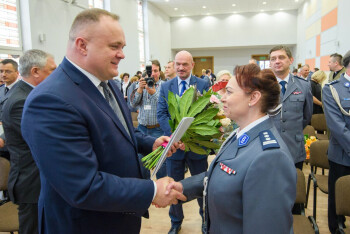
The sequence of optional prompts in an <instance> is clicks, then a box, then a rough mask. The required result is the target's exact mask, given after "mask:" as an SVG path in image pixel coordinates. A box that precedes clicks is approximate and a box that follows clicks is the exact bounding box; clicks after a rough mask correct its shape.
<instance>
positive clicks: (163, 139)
mask: <svg viewBox="0 0 350 234" xmlns="http://www.w3.org/2000/svg"><path fill="white" fill-rule="evenodd" d="M169 141H170V137H168V136H161V137H159V138H157V139H156V140H155V141H154V144H153V148H152V150H153V151H154V150H156V149H157V148H158V147H159V146H161V145H162V144H163V143H164V142H169ZM179 148H180V149H184V148H185V146H184V144H183V143H182V142H181V141H179V142H175V143H174V144H173V145H172V146H171V148H170V150H169V151H168V154H167V156H168V157H170V156H171V155H172V154H173V153H175V152H176V150H177V149H179Z"/></svg>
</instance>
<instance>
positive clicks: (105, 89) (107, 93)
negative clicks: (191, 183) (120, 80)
mask: <svg viewBox="0 0 350 234" xmlns="http://www.w3.org/2000/svg"><path fill="white" fill-rule="evenodd" d="M100 86H101V87H102V88H103V93H104V95H105V99H106V100H107V102H108V104H109V105H110V106H111V107H112V109H113V111H114V113H116V115H117V117H118V119H119V120H120V122H121V123H122V125H123V127H124V128H125V130H126V132H127V133H128V134H129V136H130V132H129V129H128V126H127V125H126V122H125V119H124V116H123V113H122V111H121V110H120V107H119V104H118V103H117V101H116V100H115V98H114V96H113V94H112V92H111V91H110V89H109V87H108V85H107V84H106V83H105V82H101V84H100Z"/></svg>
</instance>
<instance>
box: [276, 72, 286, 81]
mask: <svg viewBox="0 0 350 234" xmlns="http://www.w3.org/2000/svg"><path fill="white" fill-rule="evenodd" d="M276 78H277V81H278V83H279V82H281V81H282V80H284V81H285V82H287V84H288V82H289V73H288V75H287V76H286V77H284V79H281V78H279V77H277V76H276Z"/></svg>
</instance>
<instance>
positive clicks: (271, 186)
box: [181, 119, 297, 233]
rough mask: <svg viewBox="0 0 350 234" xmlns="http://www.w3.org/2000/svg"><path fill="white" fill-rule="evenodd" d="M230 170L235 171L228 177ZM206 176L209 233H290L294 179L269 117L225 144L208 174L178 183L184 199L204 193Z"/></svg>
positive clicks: (286, 152)
mask: <svg viewBox="0 0 350 234" xmlns="http://www.w3.org/2000/svg"><path fill="white" fill-rule="evenodd" d="M225 168H226V171H225ZM229 169H232V170H234V172H233V171H232V173H231V174H229ZM205 176H208V186H207V194H208V195H207V196H206V199H205V202H206V207H207V209H206V210H205V211H206V212H205V217H206V222H207V224H208V226H209V227H208V228H209V232H210V233H290V232H292V224H293V218H292V212H291V210H292V207H293V204H294V201H295V196H296V179H297V175H296V170H295V167H294V164H293V161H292V158H291V155H290V153H289V151H288V148H287V146H286V145H285V143H284V142H283V140H282V139H281V137H280V135H279V134H278V132H277V130H276V128H275V127H274V126H273V123H272V121H271V120H270V119H267V120H265V121H263V122H262V123H260V124H258V125H257V126H255V127H253V128H252V129H251V130H249V131H248V132H247V133H245V134H243V135H242V136H241V137H240V138H239V139H237V140H235V141H232V140H229V141H228V142H227V143H226V145H224V146H223V148H222V149H221V151H220V152H219V154H218V155H217V157H216V158H215V159H214V161H213V162H212V163H211V165H210V167H209V170H208V172H205V173H202V174H199V175H196V176H192V177H190V178H187V179H185V180H183V181H181V183H182V184H183V187H184V195H185V196H186V197H187V199H188V200H193V199H195V198H198V197H201V196H202V195H203V193H202V192H203V190H204V186H203V179H204V177H205Z"/></svg>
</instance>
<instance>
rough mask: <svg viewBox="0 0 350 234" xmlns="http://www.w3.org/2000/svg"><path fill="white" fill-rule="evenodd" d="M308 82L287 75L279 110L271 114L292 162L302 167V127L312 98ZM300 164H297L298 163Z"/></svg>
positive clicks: (309, 117) (310, 109) (307, 116)
mask: <svg viewBox="0 0 350 234" xmlns="http://www.w3.org/2000/svg"><path fill="white" fill-rule="evenodd" d="M310 90H311V89H310V82H307V81H306V80H304V79H302V78H299V77H296V76H293V75H289V81H288V84H287V89H286V91H285V94H284V95H283V93H282V92H281V96H280V103H281V104H282V107H281V110H280V111H279V112H278V113H277V114H275V115H271V118H272V119H273V122H274V124H275V126H276V128H277V130H278V132H279V134H280V135H281V137H282V139H283V140H284V142H285V143H286V145H287V146H288V149H289V151H290V153H291V155H292V157H293V160H294V164H296V166H297V167H298V168H299V167H301V168H300V169H302V162H303V161H304V160H305V158H306V152H305V147H304V135H303V129H304V128H305V126H306V125H308V123H309V122H310V120H311V116H312V108H313V100H312V94H311V91H310ZM298 164H299V165H300V166H299V165H298Z"/></svg>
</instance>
